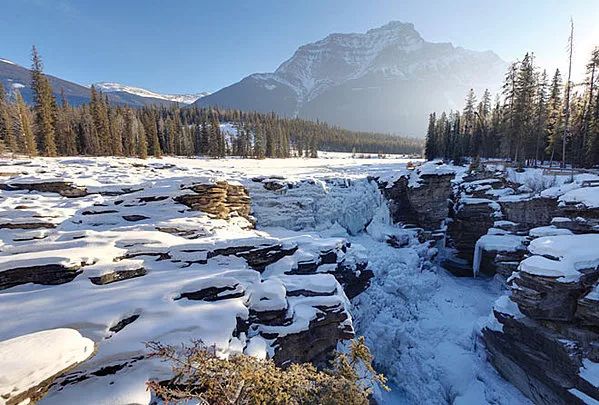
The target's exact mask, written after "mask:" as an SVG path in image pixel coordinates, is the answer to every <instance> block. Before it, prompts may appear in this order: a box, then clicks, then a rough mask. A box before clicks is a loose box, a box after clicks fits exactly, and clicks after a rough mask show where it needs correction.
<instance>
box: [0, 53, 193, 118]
mask: <svg viewBox="0 0 599 405" xmlns="http://www.w3.org/2000/svg"><path fill="white" fill-rule="evenodd" d="M46 76H47V77H48V80H50V84H51V85H52V91H53V92H54V96H55V97H56V99H57V100H58V101H59V102H60V101H61V100H60V98H61V95H60V93H61V91H62V92H63V93H64V95H65V97H66V99H67V101H68V102H69V103H70V104H71V105H80V104H84V103H88V102H89V100H90V88H89V87H88V86H82V85H80V84H77V83H73V82H70V81H67V80H63V79H61V78H58V77H55V76H52V75H49V74H46ZM0 83H2V84H3V86H4V89H5V90H6V92H7V93H8V96H9V97H14V96H15V92H16V91H17V90H18V91H19V92H20V93H21V95H22V96H23V99H24V100H25V102H27V103H30V102H32V100H33V94H32V90H31V72H30V70H29V69H28V68H26V67H24V66H21V65H19V64H17V63H14V62H13V61H11V60H8V59H3V58H0ZM118 86H120V85H118ZM109 87H110V86H106V89H105V88H102V91H103V92H105V93H107V96H108V99H109V100H110V102H112V103H114V104H119V105H128V106H132V107H143V106H146V105H164V106H168V105H172V104H173V103H174V102H178V103H184V104H190V103H192V102H193V101H195V100H197V99H198V97H199V95H189V96H186V95H183V96H163V95H161V94H157V93H153V92H149V91H147V90H143V89H135V88H130V87H127V88H128V89H134V90H141V91H143V94H139V93H140V92H137V93H136V92H135V91H133V90H131V91H126V90H124V88H125V87H126V86H122V87H120V88H116V87H114V86H112V89H111V90H107V88H109ZM202 94H204V93H202ZM167 97H171V98H170V99H169V98H167Z"/></svg>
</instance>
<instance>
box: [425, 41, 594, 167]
mask: <svg viewBox="0 0 599 405" xmlns="http://www.w3.org/2000/svg"><path fill="white" fill-rule="evenodd" d="M570 44H571V42H570ZM569 76H570V73H569V72H568V77H569ZM598 85H599V48H596V49H594V50H593V51H592V53H591V55H590V58H589V61H588V63H587V64H586V77H585V79H584V81H583V82H582V83H578V84H575V83H573V82H572V81H571V80H568V79H566V81H565V82H564V80H563V78H562V73H561V72H560V71H559V69H558V70H556V71H555V73H553V74H552V75H551V77H549V76H548V74H547V72H546V71H544V70H543V71H541V70H540V69H539V68H538V67H537V66H536V65H535V63H534V55H533V54H532V53H527V54H526V55H525V56H524V57H523V58H522V60H519V61H516V62H514V63H512V64H511V65H510V66H509V68H508V70H507V73H506V75H505V80H504V83H503V86H502V91H501V94H499V95H497V96H496V97H495V100H494V101H492V100H491V94H490V92H489V91H488V90H486V91H485V92H484V94H483V95H482V96H481V98H480V100H477V97H476V95H475V93H474V91H473V90H470V92H469V93H468V95H467V97H466V101H465V107H464V109H463V111H461V112H460V111H450V112H449V113H445V112H443V113H441V114H440V115H437V114H435V113H432V114H431V115H430V116H429V124H428V131H427V135H426V141H425V156H426V157H427V158H428V159H432V158H444V159H448V160H449V159H452V160H454V161H460V160H462V157H465V156H470V157H487V158H491V157H496V158H507V159H510V160H512V161H514V162H517V163H518V164H538V163H544V162H549V163H550V164H553V162H558V161H559V162H560V163H561V164H562V166H565V165H566V164H572V165H575V166H578V167H593V166H596V165H599V91H598V88H597V87H598Z"/></svg>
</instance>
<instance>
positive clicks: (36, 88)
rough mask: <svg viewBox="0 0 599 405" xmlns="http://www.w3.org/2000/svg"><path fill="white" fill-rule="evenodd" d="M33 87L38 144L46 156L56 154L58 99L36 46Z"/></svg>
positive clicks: (33, 53) (32, 75)
mask: <svg viewBox="0 0 599 405" xmlns="http://www.w3.org/2000/svg"><path fill="white" fill-rule="evenodd" d="M31 89H32V91H33V101H34V111H35V124H36V125H35V128H36V134H37V139H38V145H39V148H40V150H41V153H42V154H43V155H44V156H56V141H55V128H54V124H55V118H56V101H55V100H54V96H53V94H52V87H51V86H50V82H49V81H48V78H47V77H46V76H45V75H44V73H43V64H42V60H41V58H40V56H39V54H38V52H37V49H36V48H35V46H33V48H32V51H31Z"/></svg>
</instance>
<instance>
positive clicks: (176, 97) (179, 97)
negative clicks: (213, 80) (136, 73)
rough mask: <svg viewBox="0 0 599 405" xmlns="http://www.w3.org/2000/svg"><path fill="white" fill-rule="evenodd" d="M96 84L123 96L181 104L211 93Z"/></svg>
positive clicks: (100, 87)
mask: <svg viewBox="0 0 599 405" xmlns="http://www.w3.org/2000/svg"><path fill="white" fill-rule="evenodd" d="M94 86H96V88H97V89H98V90H100V91H102V92H103V93H111V94H115V93H118V94H120V95H121V96H122V97H127V95H134V96H139V97H145V98H152V99H160V100H166V101H172V102H175V103H181V104H192V103H193V102H194V101H196V100H197V99H199V98H202V97H205V96H207V95H209V94H210V93H208V92H203V93H196V94H160V93H155V92H153V91H150V90H146V89H142V88H140V87H133V86H127V85H124V84H120V83H108V82H102V83H96V84H94Z"/></svg>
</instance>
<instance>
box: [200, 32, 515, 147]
mask: <svg viewBox="0 0 599 405" xmlns="http://www.w3.org/2000/svg"><path fill="white" fill-rule="evenodd" d="M505 67H506V63H505V62H504V61H503V60H501V59H500V58H499V56H497V55H496V54H495V53H493V52H491V51H486V52H477V51H472V50H467V49H464V48H461V47H455V46H453V45H452V44H450V43H431V42H427V41H425V40H424V39H423V38H422V37H421V36H420V34H419V33H418V32H417V31H416V30H415V29H414V26H413V24H410V23H402V22H398V21H393V22H390V23H388V24H387V25H384V26H382V27H380V28H376V29H371V30H369V31H368V32H366V33H365V34H331V35H329V36H327V37H326V38H324V39H323V40H320V41H317V42H314V43H311V44H308V45H304V46H302V47H300V48H299V49H298V50H297V51H296V52H295V54H294V55H293V56H292V57H291V58H290V59H289V60H287V61H285V62H284V63H282V64H281V65H280V66H279V67H278V69H277V70H276V71H275V72H273V73H257V74H252V75H250V76H248V77H246V78H244V79H242V80H241V81H240V82H238V83H235V84H233V85H231V86H229V87H226V88H224V89H221V90H220V91H217V92H215V93H213V94H211V95H209V96H206V97H203V98H201V99H199V100H198V101H196V102H195V104H196V105H198V106H221V107H230V108H239V109H242V110H257V111H261V112H269V111H275V112H277V113H279V114H282V115H286V116H299V117H302V118H310V119H320V120H323V121H327V122H329V123H332V124H336V125H340V126H342V127H345V128H349V129H355V130H370V131H383V132H391V133H399V134H405V135H414V136H423V135H424V132H425V129H426V128H425V126H426V124H427V116H428V114H429V113H430V112H432V111H439V110H446V109H450V108H456V109H457V108H461V107H462V105H463V99H464V96H465V95H466V93H467V91H468V90H469V89H470V88H474V89H475V91H477V92H482V91H484V89H485V88H489V89H490V90H496V89H497V88H498V87H499V84H500V82H501V79H502V77H503V74H504V71H505Z"/></svg>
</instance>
